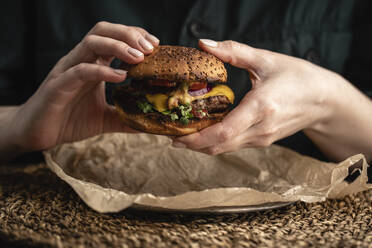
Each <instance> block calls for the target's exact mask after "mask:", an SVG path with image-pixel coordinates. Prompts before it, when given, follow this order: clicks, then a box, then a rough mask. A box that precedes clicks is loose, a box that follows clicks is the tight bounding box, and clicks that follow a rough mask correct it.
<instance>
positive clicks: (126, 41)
mask: <svg viewBox="0 0 372 248" xmlns="http://www.w3.org/2000/svg"><path fill="white" fill-rule="evenodd" d="M158 44H159V40H158V39H157V38H156V37H154V36H153V35H151V34H149V33H148V32H147V31H145V30H143V29H141V28H138V27H129V26H124V25H120V24H112V23H107V22H100V23H97V24H96V25H95V26H94V27H93V28H92V30H90V32H89V33H88V34H87V35H86V36H85V37H84V39H83V40H82V41H81V42H80V43H79V44H77V46H76V47H75V48H74V49H73V50H71V51H70V52H69V53H68V54H67V55H66V56H64V57H63V58H61V59H60V60H59V61H58V63H57V64H56V65H55V67H54V68H53V69H52V71H51V72H50V73H49V75H48V76H47V77H46V79H45V80H44V82H43V83H42V84H41V86H40V87H39V89H38V90H37V92H36V93H35V94H34V95H33V96H32V97H31V98H30V99H29V100H28V101H27V102H26V103H25V104H23V105H22V106H20V107H18V108H17V109H15V110H13V112H12V113H11V114H9V115H7V116H8V120H9V118H10V117H11V119H10V120H11V121H9V123H10V126H9V127H8V128H7V130H8V131H7V132H8V134H4V133H2V134H0V136H2V138H5V137H7V138H8V141H9V142H12V144H13V147H18V148H19V149H21V150H22V151H32V150H41V149H46V148H50V147H53V146H55V145H57V144H61V143H64V142H71V141H77V140H81V139H84V138H87V137H90V136H93V135H96V134H99V133H103V132H115V131H118V132H131V131H132V130H130V129H129V128H128V127H126V126H124V125H123V124H122V123H121V122H120V120H119V119H118V116H117V114H116V112H115V110H114V107H113V106H110V105H108V104H107V103H106V99H105V81H110V82H122V81H123V80H125V78H126V71H123V70H115V69H112V68H110V67H109V66H110V63H111V62H112V60H113V59H114V58H115V57H116V58H118V59H120V60H122V61H125V62H127V63H132V64H134V63H139V62H141V61H142V60H143V59H144V54H149V53H151V52H152V51H153V49H154V47H156V46H158ZM2 143H4V140H3V142H2Z"/></svg>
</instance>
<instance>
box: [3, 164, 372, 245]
mask: <svg viewBox="0 0 372 248" xmlns="http://www.w3.org/2000/svg"><path fill="white" fill-rule="evenodd" d="M371 202H372V191H371V190H370V191H367V192H362V193H359V194H357V195H354V196H349V197H346V198H344V199H342V200H328V201H326V202H323V203H316V204H305V203H302V202H298V203H295V204H293V205H290V206H287V207H284V208H281V209H276V210H270V211H264V212H256V213H245V214H227V215H182V214H166V213H153V212H143V211H135V210H125V211H122V212H120V213H117V214H100V213H97V212H95V211H93V210H91V209H90V208H88V207H87V206H86V205H85V204H84V203H83V202H82V201H81V200H80V199H79V197H78V196H77V195H76V193H75V192H74V191H73V190H72V189H71V188H70V187H69V186H68V185H67V184H66V183H64V182H63V181H62V180H60V179H59V178H58V177H57V176H55V175H54V174H53V173H52V172H50V171H49V169H47V168H46V166H45V165H43V164H40V165H32V166H27V167H24V166H17V165H12V166H2V167H0V247H205V246H209V247H229V246H230V247H231V246H233V247H280V246H285V247H288V246H290V247H306V246H313V247H371V246H372V229H371V228H372V206H371Z"/></svg>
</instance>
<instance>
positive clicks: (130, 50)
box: [128, 47, 143, 58]
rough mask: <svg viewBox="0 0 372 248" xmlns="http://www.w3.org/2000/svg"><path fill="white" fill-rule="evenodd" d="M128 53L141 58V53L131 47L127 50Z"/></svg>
mask: <svg viewBox="0 0 372 248" xmlns="http://www.w3.org/2000/svg"><path fill="white" fill-rule="evenodd" d="M128 53H129V54H130V55H132V56H134V57H136V58H140V57H142V56H143V53H142V52H141V51H138V50H137V49H134V48H131V47H129V48H128Z"/></svg>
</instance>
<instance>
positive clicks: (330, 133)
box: [305, 78, 372, 161]
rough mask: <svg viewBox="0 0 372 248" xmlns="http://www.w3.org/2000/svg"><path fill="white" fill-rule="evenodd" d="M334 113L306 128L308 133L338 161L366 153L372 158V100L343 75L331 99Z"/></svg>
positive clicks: (367, 156) (329, 103) (327, 154)
mask: <svg viewBox="0 0 372 248" xmlns="http://www.w3.org/2000/svg"><path fill="white" fill-rule="evenodd" d="M327 104H328V105H329V107H330V108H331V109H332V111H331V114H330V117H329V118H327V119H325V120H322V121H320V122H319V123H316V124H314V125H313V126H311V127H310V128H307V129H305V133H306V135H307V136H308V137H309V138H310V139H311V140H312V141H313V142H314V143H315V144H316V145H317V146H318V147H319V148H320V149H321V150H322V151H323V152H324V154H325V155H326V156H328V157H329V158H330V159H332V160H335V161H340V160H343V159H345V158H347V157H349V156H351V155H354V154H358V153H363V154H364V155H365V156H366V158H367V160H371V159H372V101H371V100H370V99H369V98H368V97H367V96H365V95H364V94H362V93H361V92H360V91H359V90H357V89H356V88H355V87H353V86H352V85H351V84H350V83H348V82H347V81H346V80H344V79H342V78H340V82H339V83H338V84H337V95H334V96H330V98H329V101H328V102H327Z"/></svg>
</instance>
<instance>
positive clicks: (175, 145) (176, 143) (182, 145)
mask: <svg viewBox="0 0 372 248" xmlns="http://www.w3.org/2000/svg"><path fill="white" fill-rule="evenodd" d="M172 146H173V147H175V148H185V147H186V145H185V144H184V143H181V142H177V141H176V142H173V144H172Z"/></svg>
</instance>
